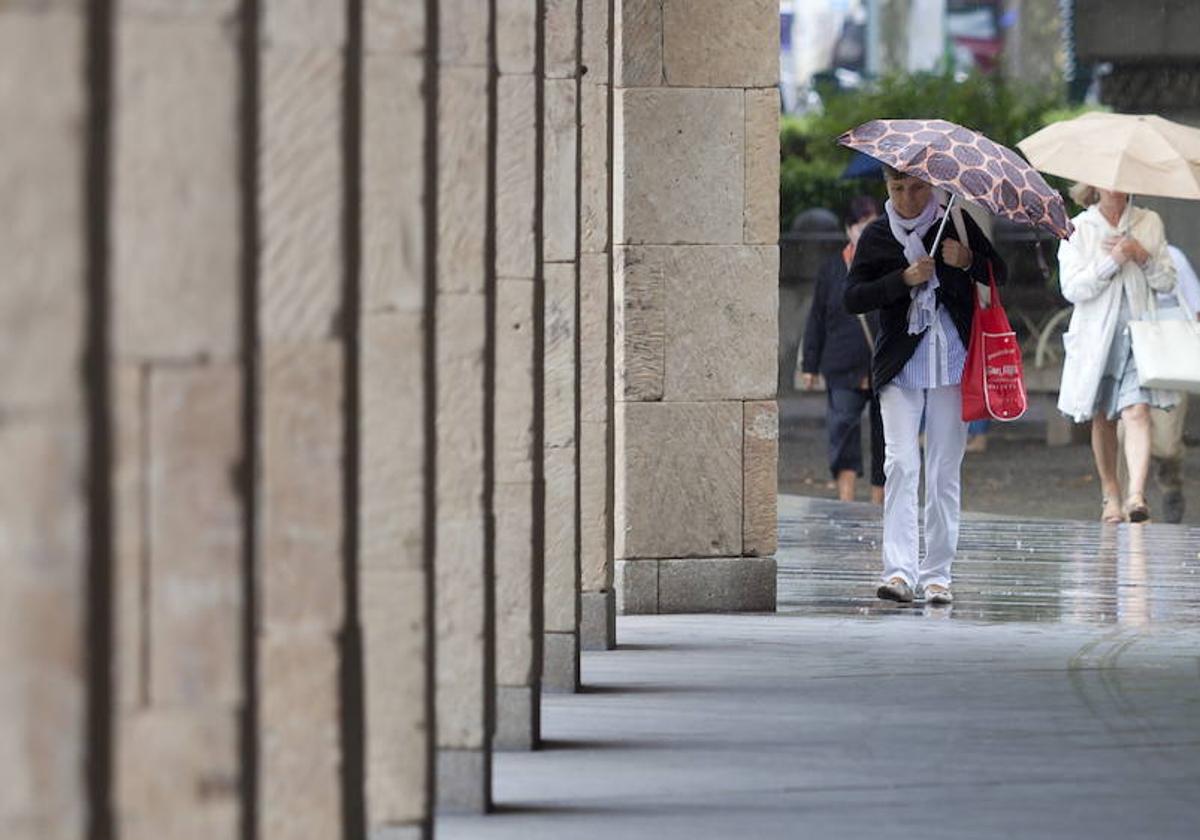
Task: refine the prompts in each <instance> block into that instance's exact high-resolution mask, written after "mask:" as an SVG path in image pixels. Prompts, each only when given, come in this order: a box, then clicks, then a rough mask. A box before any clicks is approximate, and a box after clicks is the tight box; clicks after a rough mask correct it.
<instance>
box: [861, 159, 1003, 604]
mask: <svg viewBox="0 0 1200 840" xmlns="http://www.w3.org/2000/svg"><path fill="white" fill-rule="evenodd" d="M884 176H885V178H886V182H887V190H888V201H887V203H886V204H885V205H884V212H885V215H884V216H883V217H881V218H880V219H879V220H877V221H876V222H874V223H872V224H871V225H869V226H868V227H867V228H866V229H865V230H864V231H863V234H862V237H861V239H860V240H859V243H858V248H857V250H856V252H855V255H854V262H853V264H852V265H851V266H850V274H849V277H848V283H847V287H846V294H845V303H846V308H847V310H849V311H850V312H855V313H865V312H871V311H875V310H878V312H879V321H880V326H879V334H878V338H877V340H876V342H875V353H874V359H873V364H872V370H873V375H874V386H875V389H876V391H877V392H878V394H879V404H880V409H881V414H882V415H883V434H884V439H885V453H886V454H885V462H884V472H885V474H886V477H887V485H886V490H885V493H884V505H883V577H882V582H881V584H880V586H879V588H878V590H877V591H876V594H877V595H878V596H879V597H880V598H883V599H887V600H893V601H905V602H907V601H912V600H913V597H914V592H913V591H914V589H915V588H921V589H923V590H924V594H925V602H926V603H927V604H949V603H950V602H951V600H952V596H951V592H950V568H951V565H952V563H953V561H954V556H955V553H956V552H957V550H958V527H959V515H960V506H961V481H960V470H961V467H962V459H963V449H964V447H965V445H966V441H967V424H966V423H964V422H963V420H962V397H961V394H960V390H959V385H960V383H961V381H962V371H963V364H964V362H965V360H966V347H967V344H968V343H969V341H970V334H971V320H972V318H973V316H974V300H973V294H974V288H973V285H972V281H973V280H977V281H980V282H985V283H986V282H987V280H988V266H989V264H990V265H991V267H992V270H993V271H994V272H995V276H996V281H997V282H998V283H1002V282H1003V281H1004V277H1005V268H1004V263H1003V262H1002V261H1001V260H1000V258H999V256H997V254H996V252H995V249H993V248H992V244H991V242H989V241H988V239H987V237H986V236H984V234H983V232H982V231H981V230H980V229H979V227H978V226H977V225H976V224H975V223H974V221H972V220H971V218H970V217H969V216H967V217H965V218H964V222H965V225H964V226H965V229H966V232H967V237H966V238H967V242H960V241H959V240H958V238H957V236H956V235H955V233H954V226H953V225H951V226H948V227H947V229H946V234H945V238H944V239H943V242H942V245H941V246H940V248H939V249H938V253H937V254H936V255H934V256H931V255H930V254H929V250H928V249H929V248H930V247H931V246H932V245H933V243H934V239H935V237H936V236H937V229H938V227H939V222H940V219H941V216H942V211H941V207H940V206H939V205H938V202H937V200H936V198H935V197H934V193H933V189H932V187H931V186H930V185H929V184H928V183H927V182H925V181H923V180H920V179H918V178H914V177H911V176H907V175H904V174H903V173H900V172H898V171H896V170H895V169H892V168H890V167H886V166H885V167H884ZM922 413H924V415H925V431H926V446H925V556H924V557H923V558H921V557H919V555H918V552H919V542H918V527H917V507H918V502H919V499H918V487H919V484H920V477H921V450H920V445H919V443H918V434H919V429H920V425H921V416H922Z"/></svg>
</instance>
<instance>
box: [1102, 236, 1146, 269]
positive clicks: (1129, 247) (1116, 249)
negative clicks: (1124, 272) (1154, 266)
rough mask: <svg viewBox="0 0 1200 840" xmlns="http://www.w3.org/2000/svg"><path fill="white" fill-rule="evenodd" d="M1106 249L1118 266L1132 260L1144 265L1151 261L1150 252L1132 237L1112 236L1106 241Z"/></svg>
mask: <svg viewBox="0 0 1200 840" xmlns="http://www.w3.org/2000/svg"><path fill="white" fill-rule="evenodd" d="M1104 247H1105V248H1107V249H1108V253H1109V256H1111V257H1112V259H1113V262H1115V263H1116V264H1117V265H1124V264H1125V263H1127V262H1129V261H1130V260H1133V261H1134V262H1136V263H1138V264H1139V265H1142V264H1143V263H1145V262H1146V261H1147V260H1149V259H1150V252H1149V251H1147V250H1146V249H1145V248H1144V247H1142V243H1140V242H1138V241H1137V240H1136V239H1134V238H1133V237H1132V236H1110V237H1108V238H1107V239H1105V240H1104Z"/></svg>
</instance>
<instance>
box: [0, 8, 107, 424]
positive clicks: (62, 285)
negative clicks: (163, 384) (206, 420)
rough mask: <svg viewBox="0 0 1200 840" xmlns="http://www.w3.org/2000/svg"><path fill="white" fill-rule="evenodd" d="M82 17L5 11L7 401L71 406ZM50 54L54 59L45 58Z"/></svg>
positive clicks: (1, 348) (80, 195)
mask: <svg viewBox="0 0 1200 840" xmlns="http://www.w3.org/2000/svg"><path fill="white" fill-rule="evenodd" d="M84 42H85V33H84V19H83V15H82V14H80V13H78V10H76V14H69V15H68V14H56V15H49V14H43V15H36V14H23V13H16V12H12V11H5V12H2V13H0V78H3V79H4V80H6V82H5V83H0V148H3V149H4V156H3V158H0V194H3V195H4V197H5V198H4V200H5V204H6V206H7V207H8V208H9V213H10V216H9V221H8V223H6V224H3V225H0V262H2V264H3V266H4V280H3V282H0V359H2V360H3V362H0V409H19V410H26V411H28V410H34V409H40V410H45V409H52V408H54V409H63V410H67V411H69V410H71V408H70V407H71V406H73V405H75V404H77V403H78V401H79V398H80V396H81V393H80V390H79V388H78V387H77V380H78V376H79V373H78V368H79V363H80V358H81V356H82V354H83V344H84V334H83V323H84V322H83V307H84V296H83V290H84V286H83V271H84V259H85V245H86V241H85V231H84V226H83V218H84V216H83V213H84V210H83V207H84V202H85V200H86V197H85V195H84V176H83V166H84V163H85V161H86V154H85V146H84V143H85V138H83V137H82V136H81V135H80V131H79V125H80V124H81V123H83V121H84V118H85V110H86V101H85V95H86V84H85V81H86V80H85V78H84V75H85V73H84V64H85V60H84V52H85V49H84V48H85V43H84ZM47 56H55V58H56V60H54V61H47V60H46V58H47Z"/></svg>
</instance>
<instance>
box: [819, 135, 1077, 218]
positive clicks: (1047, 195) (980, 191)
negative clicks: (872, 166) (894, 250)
mask: <svg viewBox="0 0 1200 840" xmlns="http://www.w3.org/2000/svg"><path fill="white" fill-rule="evenodd" d="M838 142H839V143H840V144H842V145H843V146H847V147H849V148H851V149H857V150H858V151H860V152H862V153H863V154H867V155H870V156H871V157H873V158H875V159H876V160H880V161H883V162H884V163H886V164H887V165H888V166H891V167H892V168H893V169H897V170H899V171H900V172H903V173H905V174H906V175H912V176H914V177H916V178H920V179H922V180H924V181H928V182H929V183H931V184H933V185H934V186H935V187H942V188H943V189H946V190H949V191H950V192H951V193H953V194H954V195H957V196H958V197H959V198H963V199H966V200H967V201H973V202H975V203H976V204H979V205H980V206H982V207H984V208H986V209H988V210H990V211H991V212H993V213H995V214H996V215H997V216H1003V217H1004V218H1006V219H1011V220H1012V221H1014V222H1017V223H1019V224H1025V225H1035V226H1037V227H1040V228H1044V229H1046V230H1048V231H1050V232H1051V233H1053V234H1054V235H1055V236H1057V237H1058V238H1060V239H1066V238H1068V237H1069V236H1070V235H1071V233H1072V232H1073V230H1074V228H1073V227H1072V226H1071V222H1070V221H1069V220H1068V219H1067V208H1066V205H1064V204H1063V200H1062V196H1061V195H1059V194H1058V193H1057V192H1056V191H1055V190H1053V189H1051V188H1050V185H1049V184H1047V183H1046V181H1045V179H1043V178H1042V176H1041V175H1040V174H1038V172H1037V170H1035V169H1034V168H1033V167H1032V166H1030V165H1029V164H1028V163H1026V161H1025V159H1024V158H1022V157H1021V156H1020V155H1018V154H1017V153H1016V152H1014V151H1013V150H1012V149H1009V148H1007V147H1005V146H1002V145H1000V144H999V143H995V142H993V141H991V140H989V139H988V138H986V137H984V136H983V135H982V134H980V133H979V132H977V131H972V130H971V129H969V128H963V127H962V126H961V125H955V124H954V123H952V122H947V121H946V120H871V121H870V122H865V123H863V124H862V125H860V126H859V127H858V128H855V129H852V130H850V131H847V132H846V133H845V134H843V135H842V136H841V137H839V138H838Z"/></svg>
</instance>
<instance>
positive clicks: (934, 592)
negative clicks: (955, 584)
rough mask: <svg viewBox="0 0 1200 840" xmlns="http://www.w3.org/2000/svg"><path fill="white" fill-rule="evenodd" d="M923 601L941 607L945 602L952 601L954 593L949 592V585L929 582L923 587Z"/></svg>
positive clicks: (949, 602)
mask: <svg viewBox="0 0 1200 840" xmlns="http://www.w3.org/2000/svg"><path fill="white" fill-rule="evenodd" d="M925 603H926V604H930V605H932V606H935V607H943V606H945V605H946V604H951V603H954V595H953V594H951V592H950V587H948V586H942V585H941V584H940V583H931V584H929V585H928V586H926V587H925Z"/></svg>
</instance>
